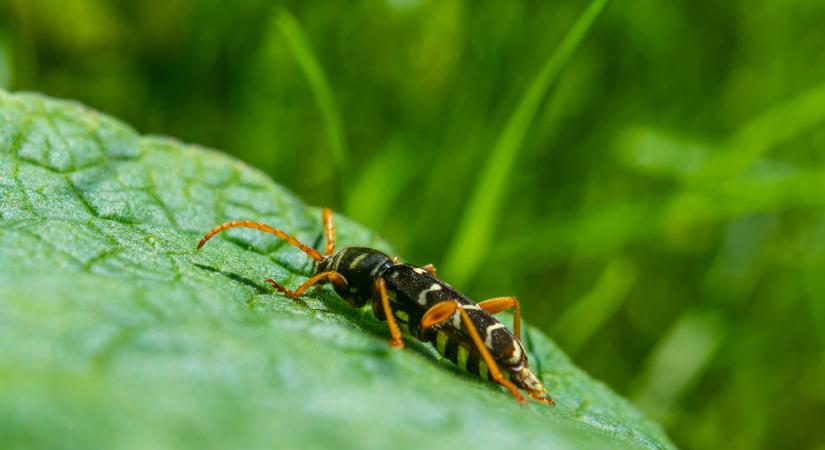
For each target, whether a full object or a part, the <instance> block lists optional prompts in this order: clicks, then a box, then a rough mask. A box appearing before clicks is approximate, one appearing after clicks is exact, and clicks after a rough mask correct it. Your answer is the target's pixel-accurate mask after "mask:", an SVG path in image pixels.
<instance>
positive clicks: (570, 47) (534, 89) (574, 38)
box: [443, 0, 610, 284]
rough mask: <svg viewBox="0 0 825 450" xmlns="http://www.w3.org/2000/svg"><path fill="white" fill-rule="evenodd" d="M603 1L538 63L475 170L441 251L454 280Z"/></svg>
mask: <svg viewBox="0 0 825 450" xmlns="http://www.w3.org/2000/svg"><path fill="white" fill-rule="evenodd" d="M609 3H610V0H593V1H591V2H590V5H589V6H588V7H587V9H585V11H584V12H582V14H581V16H580V17H579V18H578V20H576V22H575V23H574V24H573V26H572V27H571V28H570V31H568V32H567V34H566V35H565V36H564V38H563V39H562V41H561V43H559V46H558V48H557V49H556V50H555V51H554V52H553V53H552V54H551V55H550V57H549V58H547V60H546V61H545V63H544V65H542V67H541V70H539V71H538V73H537V74H536V76H535V78H534V79H533V82H532V83H531V84H530V87H529V89H527V91H526V92H525V93H524V96H523V97H522V98H521V101H519V104H518V106H517V107H516V108H515V110H513V113H512V115H510V118H509V119H508V120H507V124H506V125H505V126H504V129H503V130H502V131H501V134H500V135H499V137H498V139H497V140H496V144H495V146H494V147H493V149H492V150H491V152H490V155H489V157H488V158H487V159H486V161H485V162H484V166H483V168H482V169H481V171H480V172H479V174H478V179H477V181H476V184H475V188H474V189H473V191H472V193H471V194H470V198H469V201H468V203H467V206H466V207H465V208H464V210H463V213H462V214H461V220H460V222H459V224H458V228H457V231H456V236H455V237H454V238H453V240H452V243H451V244H450V247H448V250H447V254H446V256H445V257H444V264H443V266H444V267H443V269H444V273H445V274H447V275H448V276H449V277H450V279H452V280H455V282H456V283H458V284H464V283H466V282H467V281H470V279H471V278H472V276H473V275H474V274H475V273H476V271H477V270H478V266H479V264H480V263H481V262H482V260H483V259H484V258H485V257H486V256H487V255H488V253H489V249H490V246H491V245H492V241H493V240H494V239H495V237H496V228H497V227H496V225H497V224H499V223H500V222H501V204H502V202H503V201H504V199H505V195H506V194H507V189H508V187H509V186H510V184H511V180H512V177H513V174H512V172H513V166H514V165H515V162H516V160H517V158H518V156H519V150H520V149H521V148H522V145H523V143H524V138H525V136H526V135H527V132H528V131H529V129H530V124H531V123H532V122H533V120H534V119H535V117H536V115H537V114H538V111H539V107H540V106H541V104H542V101H543V100H544V99H545V98H546V97H547V95H548V92H549V91H550V88H551V87H552V86H553V83H554V82H555V81H556V80H557V79H558V77H559V75H560V74H561V71H562V69H564V67H565V66H566V65H567V62H568V61H569V60H570V58H571V57H572V56H573V52H574V51H575V50H576V48H577V47H578V46H579V45H580V44H581V42H582V41H583V40H584V38H585V37H586V36H587V33H588V31H590V28H591V27H592V26H593V24H594V23H595V22H596V19H598V17H599V15H600V14H601V13H602V11H604V9H605V8H606V7H607V5H608V4H609Z"/></svg>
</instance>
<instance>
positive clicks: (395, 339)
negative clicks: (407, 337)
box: [375, 278, 404, 349]
mask: <svg viewBox="0 0 825 450" xmlns="http://www.w3.org/2000/svg"><path fill="white" fill-rule="evenodd" d="M375 290H376V291H378V296H379V297H380V298H381V305H382V306H383V307H384V316H386V318H387V328H389V329H390V335H391V336H392V339H391V340H390V345H392V346H393V348H399V349H400V348H404V341H402V340H401V330H399V329H398V324H397V323H395V316H393V315H392V308H390V299H389V297H387V286H386V284H385V283H384V280H383V279H381V278H377V279H376V280H375Z"/></svg>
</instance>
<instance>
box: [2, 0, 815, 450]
mask: <svg viewBox="0 0 825 450" xmlns="http://www.w3.org/2000/svg"><path fill="white" fill-rule="evenodd" d="M587 6H588V5H587V3H585V2H575V1H567V0H565V1H529V2H514V1H513V2H510V1H459V0H442V1H435V0H433V1H423V0H386V1H363V2H339V1H313V2H300V1H295V2H286V3H273V2H268V1H260V0H243V1H238V2H224V1H217V0H203V1H195V0H162V1H161V0H142V1H139V2H129V1H121V2H117V1H103V0H70V1H67V0H35V1H33V0H17V1H15V0H0V86H2V87H4V88H7V89H12V90H34V91H40V92H44V93H46V94H49V95H52V96H57V97H65V98H72V99H77V100H80V101H82V102H84V103H87V104H89V105H91V106H93V107H95V108H97V109H100V110H102V111H105V112H107V113H110V114H112V115H114V116H116V117H119V118H121V119H123V120H124V121H126V122H128V123H130V124H131V125H132V126H134V127H135V128H136V129H138V130H139V131H140V132H143V133H158V134H165V135H171V136H175V137H177V138H180V139H182V140H185V141H188V142H195V143H199V144H203V145H206V146H210V147H215V148H219V149H222V150H224V151H226V152H229V153H232V154H234V155H236V156H237V157H238V158H240V159H242V160H244V161H246V162H248V163H249V164H251V165H253V166H256V167H259V168H260V169H261V170H262V171H264V172H267V173H268V174H270V175H271V176H272V177H273V178H274V179H275V180H276V181H277V182H279V183H281V184H284V185H286V186H287V187H289V188H290V189H292V190H293V191H295V192H296V193H297V194H298V195H299V196H301V197H302V198H304V199H305V200H306V201H307V202H309V203H312V204H317V205H329V206H331V207H333V208H335V209H336V210H337V211H341V212H343V213H345V214H348V215H350V216H352V217H353V218H355V219H357V220H359V221H361V222H362V223H364V224H366V225H368V226H369V227H371V228H373V229H375V230H378V231H379V232H380V233H381V234H382V235H383V236H384V237H386V238H387V239H388V240H389V241H390V242H392V243H394V245H396V247H397V248H398V249H399V250H400V252H401V255H402V256H403V257H404V258H405V259H407V260H409V261H411V262H414V263H418V264H424V263H427V262H435V263H436V264H437V265H439V264H440V265H439V268H440V274H441V275H442V276H443V277H444V278H445V279H447V280H448V281H451V282H454V284H456V285H457V287H458V288H459V289H461V290H463V291H465V292H467V293H468V294H470V295H471V296H472V297H474V298H476V299H479V300H481V299H483V298H485V297H492V296H498V295H507V294H515V295H517V296H519V298H520V299H521V300H522V303H523V306H524V314H525V316H526V318H527V320H529V321H530V322H532V323H534V324H537V325H539V326H540V327H542V328H543V329H545V330H546V331H547V332H548V333H549V334H550V336H552V337H553V338H554V339H556V340H557V341H558V342H559V343H560V344H561V345H562V346H563V347H564V348H565V349H566V351H567V352H569V354H570V355H571V356H572V357H573V359H574V360H575V361H576V362H577V363H578V364H579V365H581V366H582V367H584V368H585V369H586V370H587V371H588V372H590V373H591V374H592V375H593V376H595V377H596V378H598V379H601V380H604V381H605V382H606V383H607V384H609V385H610V386H611V387H613V388H614V389H615V390H617V391H618V392H620V393H622V394H623V395H625V396H627V397H629V398H630V399H631V400H633V401H634V402H635V403H637V404H638V405H639V406H640V407H641V408H643V409H644V410H645V411H647V412H648V413H649V414H650V415H651V416H652V417H654V418H656V419H657V420H659V421H661V422H662V423H663V424H664V425H665V427H666V428H667V431H668V433H669V434H670V436H672V438H673V439H674V441H676V443H677V444H678V445H680V446H682V447H685V448H820V449H823V448H825V427H823V426H822V425H823V424H825V364H824V363H825V271H823V268H825V127H823V125H825V26H823V24H825V2H823V1H822V0H815V1H804V0H802V1H787V2H775V1H770V0H751V1H745V0H733V1H727V2H717V1H709V0H699V1H696V0H693V1H688V0H682V1H676V2H664V3H663V2H658V1H654V0H628V1H618V0H616V1H614V2H613V3H612V4H610V5H609V7H608V8H607V10H606V11H605V12H604V13H603V14H602V15H601V16H600V17H598V18H597V19H596V21H595V23H594V25H593V27H592V29H591V30H590V32H589V34H587V36H586V37H585V38H584V40H583V41H582V43H581V45H580V46H579V47H578V49H576V50H575V52H574V53H573V54H572V57H571V59H570V61H569V63H568V64H567V65H566V66H564V67H563V70H562V71H561V73H560V76H559V78H558V79H557V80H556V82H555V83H552V84H551V83H550V82H549V81H552V77H551V79H545V80H544V81H546V82H544V83H543V82H542V80H541V73H542V71H543V70H547V67H548V65H549V66H552V65H553V64H554V60H553V59H552V58H553V55H554V54H555V55H557V57H558V53H554V52H556V49H557V48H558V47H559V44H560V42H561V41H562V39H563V38H564V36H565V34H566V33H567V32H568V31H569V30H570V29H571V27H572V26H573V24H574V22H576V20H577V18H578V17H579V16H580V15H581V14H582V12H583V11H584V10H585V9H586V8H587ZM555 62H559V61H555ZM561 62H563V61H561ZM551 71H552V70H551ZM545 75H546V74H545ZM537 79H538V80H539V81H536V80H537ZM531 102H532V103H531ZM531 105H532V106H534V107H535V108H533V109H532V110H531V108H530V107H531ZM519 111H520V112H519ZM508 124H509V125H508ZM505 130H508V131H507V132H505ZM521 131H523V132H521ZM227 219H229V218H227ZM248 219H254V218H248Z"/></svg>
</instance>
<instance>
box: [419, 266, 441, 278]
mask: <svg viewBox="0 0 825 450" xmlns="http://www.w3.org/2000/svg"><path fill="white" fill-rule="evenodd" d="M421 268H422V269H424V270H426V271H427V272H430V275H432V276H434V277H437V276H438V274H437V273H436V270H435V266H434V265H432V264H424V265H423V266H421Z"/></svg>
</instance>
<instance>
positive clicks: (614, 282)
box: [553, 256, 638, 353]
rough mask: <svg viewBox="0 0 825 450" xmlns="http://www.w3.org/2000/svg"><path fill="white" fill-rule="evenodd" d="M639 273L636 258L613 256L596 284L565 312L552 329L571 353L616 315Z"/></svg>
mask: <svg viewBox="0 0 825 450" xmlns="http://www.w3.org/2000/svg"><path fill="white" fill-rule="evenodd" d="M637 273H638V271H637V270H636V264H635V263H634V262H633V261H631V260H629V259H627V258H624V257H621V256H620V257H617V258H614V259H613V260H612V261H610V263H609V264H608V265H607V268H606V269H605V270H604V272H603V273H602V275H601V277H599V280H598V282H597V283H596V286H595V287H593V289H591V290H590V292H588V293H587V294H585V295H584V296H583V297H582V298H580V299H578V300H577V301H575V302H574V303H573V304H572V305H571V306H570V307H569V308H568V309H567V310H565V311H564V313H562V315H561V316H560V317H559V318H558V320H557V321H556V324H555V326H554V327H553V329H554V330H555V331H556V335H558V336H559V339H561V340H562V342H563V344H564V346H565V348H566V349H567V351H568V352H570V353H576V352H578V351H579V350H580V349H581V347H582V346H583V345H584V344H585V343H587V341H588V339H590V337H591V336H593V334H594V333H596V332H597V331H598V330H599V329H600V328H601V327H602V326H603V325H604V324H605V322H607V320H608V319H610V318H611V317H612V316H613V314H614V313H615V312H616V311H617V310H618V309H619V307H620V306H621V304H622V301H623V300H624V299H625V298H626V297H627V293H628V292H629V291H630V288H632V287H633V284H634V283H635V282H636V275H637Z"/></svg>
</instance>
